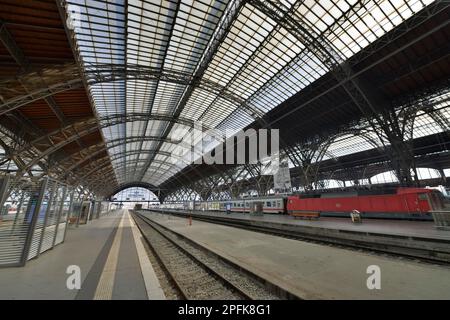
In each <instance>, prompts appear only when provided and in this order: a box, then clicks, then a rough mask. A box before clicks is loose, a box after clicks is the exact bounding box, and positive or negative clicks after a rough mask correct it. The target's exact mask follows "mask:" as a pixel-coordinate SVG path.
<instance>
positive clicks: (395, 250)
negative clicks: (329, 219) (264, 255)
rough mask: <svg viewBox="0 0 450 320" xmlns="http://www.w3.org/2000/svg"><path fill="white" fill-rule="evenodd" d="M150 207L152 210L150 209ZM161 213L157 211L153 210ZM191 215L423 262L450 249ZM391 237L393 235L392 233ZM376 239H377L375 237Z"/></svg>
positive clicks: (445, 257)
mask: <svg viewBox="0 0 450 320" xmlns="http://www.w3.org/2000/svg"><path fill="white" fill-rule="evenodd" d="M151 211H153V210H151ZM155 212H158V213H161V211H160V210H159V211H155ZM164 213H165V214H171V215H174V216H179V217H186V216H188V215H190V214H187V213H184V212H173V211H167V212H164ZM191 216H192V218H193V219H196V220H199V221H204V222H209V223H215V224H221V225H226V226H230V227H235V228H240V229H245V230H250V231H256V232H260V233H265V234H270V235H276V236H280V237H284V238H289V239H295V240H301V241H307V242H312V243H317V244H322V245H329V246H333V247H338V248H347V249H353V250H358V251H365V252H368V253H372V254H381V255H384V256H390V257H395V258H399V257H402V258H405V259H412V260H416V261H417V260H418V261H421V262H425V263H432V264H440V265H449V264H450V253H447V252H441V251H439V250H434V249H427V248H421V247H410V246H406V245H402V244H401V243H383V242H381V241H371V240H366V241H365V240H362V239H358V240H355V239H351V238H344V235H345V232H343V231H340V234H341V237H336V236H324V235H320V234H304V233H299V232H296V231H292V230H282V229H278V228H275V227H270V226H256V225H252V224H251V222H247V223H246V222H243V221H239V220H236V219H227V218H219V217H213V216H206V215H195V214H194V215H191ZM393 238H395V237H394V236H393ZM377 240H378V239H377Z"/></svg>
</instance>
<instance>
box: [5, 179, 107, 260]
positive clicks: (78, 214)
mask: <svg viewBox="0 0 450 320" xmlns="http://www.w3.org/2000/svg"><path fill="white" fill-rule="evenodd" d="M11 181H12V179H10V177H9V176H1V177H0V267H12V266H23V265H25V263H26V262H27V261H28V260H30V259H32V258H36V257H38V256H39V255H40V254H41V253H43V252H45V251H47V250H49V249H51V248H53V247H54V246H56V245H58V244H60V243H62V242H64V239H65V236H66V230H67V226H68V224H69V223H74V224H76V226H78V225H79V224H84V223H87V222H88V221H89V220H92V219H96V218H99V217H100V216H102V215H105V214H107V213H108V211H109V202H105V201H84V200H83V199H81V200H80V199H75V196H74V194H75V193H74V189H73V188H72V187H71V186H69V185H66V184H64V183H61V182H59V181H56V180H53V179H51V178H44V179H41V180H39V181H30V182H29V183H28V184H23V183H21V184H18V183H14V182H11Z"/></svg>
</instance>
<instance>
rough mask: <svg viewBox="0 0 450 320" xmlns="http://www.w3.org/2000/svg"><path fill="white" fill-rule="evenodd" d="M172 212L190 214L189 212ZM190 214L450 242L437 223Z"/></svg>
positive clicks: (200, 212)
mask: <svg viewBox="0 0 450 320" xmlns="http://www.w3.org/2000/svg"><path fill="white" fill-rule="evenodd" d="M166 211H171V210H166ZM171 212H175V213H180V212H183V213H187V212H185V211H171ZM188 213H189V214H191V213H192V214H194V215H198V216H206V217H208V216H210V217H214V218H222V219H235V220H241V221H247V222H252V223H261V224H273V225H292V226H301V227H305V228H317V229H324V230H325V229H327V230H336V231H341V232H360V233H364V234H381V235H392V236H403V237H413V238H422V239H433V240H443V241H446V240H448V241H450V231H448V230H442V229H437V228H435V226H434V223H433V222H430V221H408V220H387V219H363V222H362V223H352V222H351V220H350V217H349V218H348V219H346V218H331V217H320V218H319V219H317V220H305V219H300V218H296V217H293V216H289V215H282V214H264V215H262V216H254V215H250V214H248V213H239V212H231V213H229V214H227V213H225V212H219V211H195V212H192V211H189V212H188Z"/></svg>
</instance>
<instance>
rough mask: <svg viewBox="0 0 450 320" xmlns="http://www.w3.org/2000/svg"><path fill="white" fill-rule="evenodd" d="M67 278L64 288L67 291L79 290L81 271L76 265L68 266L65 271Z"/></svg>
mask: <svg viewBox="0 0 450 320" xmlns="http://www.w3.org/2000/svg"><path fill="white" fill-rule="evenodd" d="M66 274H68V275H69V276H68V277H67V280H66V287H67V289H69V290H75V289H76V290H79V289H81V269H80V267H79V266H77V265H70V266H68V267H67V269H66Z"/></svg>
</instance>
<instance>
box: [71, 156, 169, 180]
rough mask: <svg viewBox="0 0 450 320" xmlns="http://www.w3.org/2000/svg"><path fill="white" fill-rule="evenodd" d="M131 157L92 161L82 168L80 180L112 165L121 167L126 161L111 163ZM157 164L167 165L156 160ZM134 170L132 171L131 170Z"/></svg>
mask: <svg viewBox="0 0 450 320" xmlns="http://www.w3.org/2000/svg"><path fill="white" fill-rule="evenodd" d="M127 156H129V154H116V155H114V156H111V157H110V156H109V155H107V156H105V157H102V158H100V159H97V160H95V161H92V162H91V163H89V164H87V165H86V166H84V167H83V168H82V176H81V178H79V180H84V179H85V178H86V177H87V176H89V175H91V174H92V173H94V172H95V171H96V170H101V169H102V168H105V167H107V166H109V165H112V166H113V168H114V165H120V164H121V163H122V162H126V160H125V161H119V162H117V163H114V164H111V161H115V160H119V159H123V158H125V157H127ZM155 163H159V164H165V163H166V162H164V161H162V160H156V159H155ZM130 170H132V169H130Z"/></svg>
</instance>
